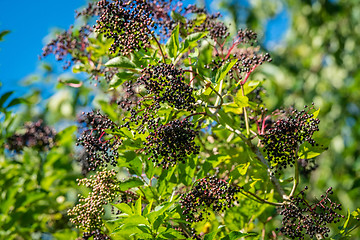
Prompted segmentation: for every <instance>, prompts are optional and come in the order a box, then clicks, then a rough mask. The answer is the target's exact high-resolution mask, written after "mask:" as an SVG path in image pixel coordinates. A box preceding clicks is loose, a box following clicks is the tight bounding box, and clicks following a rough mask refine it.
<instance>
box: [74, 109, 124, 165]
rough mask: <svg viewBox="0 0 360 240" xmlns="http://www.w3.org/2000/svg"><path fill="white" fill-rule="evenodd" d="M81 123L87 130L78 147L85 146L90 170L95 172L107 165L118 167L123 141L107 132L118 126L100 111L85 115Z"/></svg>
mask: <svg viewBox="0 0 360 240" xmlns="http://www.w3.org/2000/svg"><path fill="white" fill-rule="evenodd" d="M80 123H83V124H84V125H85V128H86V130H84V131H83V133H82V134H81V136H80V137H79V138H78V140H77V141H78V143H77V145H82V146H84V149H85V151H86V153H87V155H85V156H86V157H87V162H88V164H87V165H88V166H89V169H88V170H89V171H95V170H96V169H97V168H98V167H99V166H106V165H107V163H110V164H111V165H113V166H116V164H117V158H118V156H119V153H118V151H117V148H118V147H119V145H120V144H121V142H122V140H121V139H120V138H119V136H117V135H114V136H111V134H109V133H106V131H110V130H112V129H114V128H118V126H117V125H116V124H115V123H114V122H113V121H111V120H110V119H109V118H108V117H107V116H104V115H102V114H101V113H100V112H99V111H97V112H89V113H86V114H83V117H82V118H81V119H80Z"/></svg>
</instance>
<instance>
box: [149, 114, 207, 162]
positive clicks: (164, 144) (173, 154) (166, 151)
mask: <svg viewBox="0 0 360 240" xmlns="http://www.w3.org/2000/svg"><path fill="white" fill-rule="evenodd" d="M193 127H194V124H193V123H191V122H189V121H188V119H184V120H182V121H180V120H174V121H171V122H169V123H167V124H165V125H158V126H157V127H156V128H155V129H154V132H150V134H149V136H148V137H146V142H145V143H144V145H145V147H144V148H143V150H144V152H145V153H146V154H147V155H150V156H149V158H148V160H150V161H152V162H154V163H156V164H157V165H158V166H162V167H163V168H166V169H167V168H168V167H170V166H174V165H175V164H177V163H181V162H184V161H185V159H186V157H187V156H190V155H191V154H198V153H199V149H200V147H199V146H196V145H195V136H196V135H197V132H196V131H195V130H193Z"/></svg>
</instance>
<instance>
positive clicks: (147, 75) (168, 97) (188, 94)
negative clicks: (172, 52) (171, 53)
mask: <svg viewBox="0 0 360 240" xmlns="http://www.w3.org/2000/svg"><path fill="white" fill-rule="evenodd" d="M183 74H184V71H183V70H182V69H177V68H175V66H174V65H173V64H165V63H159V65H157V66H149V67H147V68H144V69H143V70H142V76H141V77H140V78H139V79H138V80H137V84H139V85H143V86H144V87H145V89H146V91H147V94H148V95H150V96H151V97H152V98H153V100H154V102H156V103H158V104H160V103H163V102H167V103H168V104H169V105H170V106H171V107H174V108H177V109H185V110H187V111H192V110H194V104H195V98H194V97H193V96H192V94H193V88H192V87H190V86H189V84H186V83H185V82H184V76H183Z"/></svg>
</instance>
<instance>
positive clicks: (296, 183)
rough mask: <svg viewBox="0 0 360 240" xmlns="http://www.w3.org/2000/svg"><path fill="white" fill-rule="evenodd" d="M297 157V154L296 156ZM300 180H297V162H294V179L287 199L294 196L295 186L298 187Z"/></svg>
mask: <svg viewBox="0 0 360 240" xmlns="http://www.w3.org/2000/svg"><path fill="white" fill-rule="evenodd" d="M296 155H297V154H296ZM299 182H300V179H299V164H298V161H297V160H296V161H295V178H294V185H293V187H292V190H291V192H290V195H289V197H292V196H294V194H295V191H296V188H297V186H298V185H299Z"/></svg>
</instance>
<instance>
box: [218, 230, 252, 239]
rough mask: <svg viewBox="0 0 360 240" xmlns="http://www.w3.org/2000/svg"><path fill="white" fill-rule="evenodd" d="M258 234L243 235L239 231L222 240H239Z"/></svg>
mask: <svg viewBox="0 0 360 240" xmlns="http://www.w3.org/2000/svg"><path fill="white" fill-rule="evenodd" d="M257 235H258V234H257V233H242V232H238V231H232V232H231V233H230V234H229V235H227V236H226V237H223V238H221V240H237V239H239V238H242V237H253V236H257Z"/></svg>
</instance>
